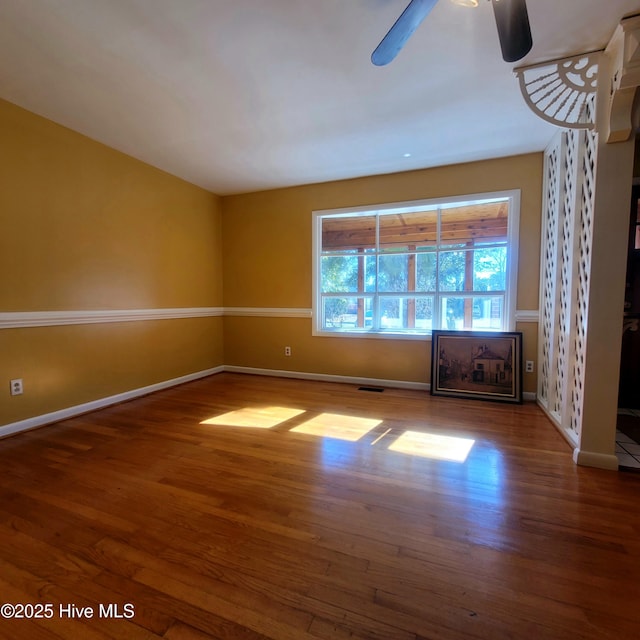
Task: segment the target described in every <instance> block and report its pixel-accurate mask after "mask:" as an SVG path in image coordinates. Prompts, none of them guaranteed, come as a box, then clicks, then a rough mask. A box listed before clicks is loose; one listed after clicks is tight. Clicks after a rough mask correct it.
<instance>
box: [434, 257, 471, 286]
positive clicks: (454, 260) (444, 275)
mask: <svg viewBox="0 0 640 640" xmlns="http://www.w3.org/2000/svg"><path fill="white" fill-rule="evenodd" d="M466 256H467V252H466V251H443V252H442V253H440V254H439V265H438V269H439V273H438V276H439V284H440V291H464V286H465V281H464V274H465V260H466Z"/></svg>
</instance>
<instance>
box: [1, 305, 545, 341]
mask: <svg viewBox="0 0 640 640" xmlns="http://www.w3.org/2000/svg"><path fill="white" fill-rule="evenodd" d="M221 316H231V317H254V318H304V319H311V317H312V310H311V309H306V308H288V307H193V308H187V307H185V308H176V309H101V310H86V311H17V312H4V313H0V329H24V328H29V327H56V326H64V325H74V324H105V323H111V322H140V321H143V320H174V319H179V318H209V317H221ZM515 319H516V322H538V320H539V312H538V311H537V310H531V311H530V310H523V311H516V313H515ZM321 335H323V336H329V337H336V336H343V337H347V338H352V337H361V338H362V337H369V338H395V339H409V340H411V339H414V340H415V339H419V340H430V339H431V336H430V334H425V333H415V334H411V333H393V332H387V333H369V332H338V331H336V332H335V333H332V332H325V333H322V334H321Z"/></svg>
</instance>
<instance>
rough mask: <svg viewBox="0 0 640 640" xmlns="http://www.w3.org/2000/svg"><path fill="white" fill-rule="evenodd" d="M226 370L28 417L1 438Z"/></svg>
mask: <svg viewBox="0 0 640 640" xmlns="http://www.w3.org/2000/svg"><path fill="white" fill-rule="evenodd" d="M222 371H224V367H222V366H219V367H214V368H213V369H205V370H204V371H198V372H196V373H190V374H188V375H186V376H180V377H179V378H173V379H172V380H165V381H164V382H158V383H156V384H150V385H148V386H146V387H140V388H138V389H133V390H131V391H125V392H124V393H118V394H116V395H114V396H108V397H107V398H100V399H98V400H92V401H91V402H85V403H84V404H79V405H76V406H75V407H68V408H67V409H60V410H59V411H53V412H52V413H45V414H43V415H40V416H35V417H34V418H27V419H26V420H20V421H19V422H13V423H11V424H6V425H4V426H0V438H2V437H4V436H9V435H12V434H14V433H19V432H21V431H27V430H29V429H35V428H36V427H42V426H44V425H46V424H50V423H52V422H59V421H60V420H66V419H68V418H73V417H74V416H77V415H80V414H83V413H88V412H89V411H95V410H96V409H102V408H104V407H108V406H109V405H112V404H118V403H119V402H125V401H126V400H132V399H133V398H138V397H139V396H146V395H148V394H149V393H154V392H155V391H161V390H162V389H167V388H169V387H175V386H176V385H179V384H184V383H185V382H192V381H193V380H198V379H199V378H206V377H207V376H211V375H214V374H216V373H221V372H222Z"/></svg>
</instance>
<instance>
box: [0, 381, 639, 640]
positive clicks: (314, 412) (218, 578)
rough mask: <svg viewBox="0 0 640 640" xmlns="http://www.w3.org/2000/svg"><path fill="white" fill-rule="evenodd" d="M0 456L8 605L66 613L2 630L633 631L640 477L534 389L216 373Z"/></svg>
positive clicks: (440, 634)
mask: <svg viewBox="0 0 640 640" xmlns="http://www.w3.org/2000/svg"><path fill="white" fill-rule="evenodd" d="M221 416H222V417H221ZM341 416H342V417H341ZM345 416H348V417H345ZM356 418H359V419H360V420H357V419H356ZM232 425H233V426H232ZM250 425H252V426H250ZM270 425H271V426H270ZM269 427H270V428H269ZM407 431H410V432H412V433H413V434H414V435H412V436H410V439H409V442H408V445H407V447H405V448H403V447H402V440H400V441H399V442H398V438H399V437H400V436H402V435H403V434H404V433H405V432H407ZM323 433H325V434H326V433H328V434H330V435H331V436H332V437H325V436H323V435H322V434H323ZM416 433H419V434H423V435H422V436H418V435H415V434H416ZM424 434H431V435H424ZM338 436H339V437H338ZM443 436H444V437H443ZM341 438H349V439H341ZM405 438H406V436H405ZM471 441H473V442H471ZM394 443H395V444H394ZM390 445H393V448H391V449H390V448H389V447H390ZM443 447H444V448H443ZM469 447H471V448H470V450H469V451H468V456H467V457H466V459H465V460H464V462H462V461H451V460H443V459H436V458H433V457H426V456H427V455H432V456H433V455H444V456H449V457H454V458H455V457H458V458H459V459H460V460H461V459H463V458H464V455H465V451H466V450H467V449H469ZM443 452H444V453H443ZM418 454H419V455H418ZM0 469H1V470H2V476H1V477H2V482H1V490H0V601H2V602H5V603H13V604H15V603H30V604H33V605H37V604H39V605H40V611H39V612H40V614H42V615H48V614H49V613H51V617H50V619H47V618H43V617H41V618H35V619H34V618H33V617H31V618H30V619H11V620H9V619H4V620H3V619H0V637H2V638H12V639H15V638H19V639H21V638H28V639H29V640H31V639H34V640H39V639H47V638H91V639H103V638H118V639H120V638H134V639H137V638H158V637H163V638H167V639H169V640H185V639H203V638H224V639H235V638H237V639H242V640H265V639H272V640H305V639H316V640H317V639H326V640H328V639H331V640H333V639H337V640H340V639H343V638H351V639H354V640H365V639H366V640H426V639H429V640H463V639H464V640H468V639H470V638H477V639H482V640H486V639H489V640H494V639H496V640H500V639H507V638H509V639H523V640H538V639H540V640H555V639H560V638H567V639H568V638H571V639H572V640H574V639H576V638H585V639H594V640H596V639H597V640H600V639H602V638H615V639H616V640H621V639H622V640H624V639H627V638H628V639H629V640H631V639H632V638H633V639H635V638H637V637H638V634H639V630H640V607H639V606H638V604H639V603H640V508H639V506H640V505H639V503H638V499H639V497H640V474H625V473H615V472H608V471H600V470H596V469H588V468H579V467H575V466H574V464H573V462H572V460H571V452H570V449H569V448H568V446H567V445H566V443H565V442H564V440H563V439H562V438H561V436H560V435H559V434H558V433H557V432H556V431H555V430H554V428H553V427H552V426H551V425H550V423H549V422H548V421H547V419H546V418H545V417H544V415H543V414H542V413H541V411H540V410H539V409H538V408H537V407H536V406H535V405H533V404H525V405H523V406H512V405H500V404H493V403H479V402H478V403H476V402H473V401H458V400H452V399H449V398H432V397H430V396H429V395H428V394H425V393H423V392H415V391H403V390H397V389H395V390H394V389H386V390H385V391H384V392H383V393H371V392H367V391H359V390H358V389H357V388H356V387H354V386H350V385H338V384H331V383H318V382H307V381H305V382H302V381H295V380H286V379H277V378H263V377H251V376H243V375H238V374H220V375H217V376H213V377H210V378H206V379H203V380H199V381H197V382H193V383H190V384H187V385H183V386H181V387H176V388H173V389H170V390H167V391H163V392H159V393H157V394H155V395H151V396H147V397H145V398H141V399H138V400H134V401H131V402H128V403H125V404H122V405H118V406H114V407H111V408H108V409H105V410H102V411H98V412H95V413H92V414H88V415H84V416H81V417H78V418H75V419H71V420H67V421H65V422H62V423H58V424H57V425H52V426H49V427H46V428H43V429H39V430H37V431H32V432H28V433H24V434H20V435H17V436H14V437H11V438H7V439H5V440H2V441H0ZM127 604H128V605H130V607H125V605H127ZM47 605H48V606H47ZM100 605H102V610H101V608H100ZM109 605H117V613H118V614H119V615H120V616H121V617H119V618H116V617H113V616H114V614H115V613H116V609H115V608H114V607H112V608H111V609H107V608H106V607H108V606H109ZM45 607H46V608H45ZM74 607H75V608H74ZM87 608H92V609H93V617H91V618H89V617H88V615H87V614H88V609H87ZM2 613H3V614H4V615H11V613H12V610H11V609H10V608H9V609H2ZM24 613H25V614H26V615H27V616H31V614H34V613H38V610H36V609H33V610H32V609H29V608H28V607H27V608H25V609H24ZM101 614H102V615H101ZM132 614H133V615H132ZM72 615H73V616H74V617H72Z"/></svg>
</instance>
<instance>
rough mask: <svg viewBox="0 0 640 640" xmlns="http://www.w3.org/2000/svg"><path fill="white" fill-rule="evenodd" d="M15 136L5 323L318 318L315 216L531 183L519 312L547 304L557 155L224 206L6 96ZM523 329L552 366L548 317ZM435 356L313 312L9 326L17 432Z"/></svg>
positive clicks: (1, 111)
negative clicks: (106, 411)
mask: <svg viewBox="0 0 640 640" xmlns="http://www.w3.org/2000/svg"><path fill="white" fill-rule="evenodd" d="M0 140H2V147H1V149H0V178H1V179H2V188H1V189H0V313H3V312H40V311H82V310H105V309H106V310H110V309H111V310H113V309H164V308H185V307H186V308H199V307H222V306H223V305H224V306H226V307H249V308H256V307H258V308H265V307H266V308H274V307H282V308H303V309H306V308H310V307H311V291H312V283H311V267H312V265H311V252H312V247H311V212H312V211H313V210H318V209H331V208H340V207H349V206H359V205H368V204H375V203H382V202H393V201H401V200H414V199H420V198H433V197H440V196H453V195H459V194H469V193H482V192H489V191H501V190H507V189H514V188H519V189H521V190H522V203H521V204H522V206H521V222H520V224H521V232H520V236H521V239H520V263H519V283H518V305H517V306H518V309H524V310H529V309H537V307H538V270H539V246H540V240H539V238H540V211H541V191H542V154H530V155H524V156H519V157H516V158H506V159H501V160H491V161H485V162H478V163H471V164H465V165H457V166H449V167H440V168H436V169H427V170H422V171H413V172H407V173H402V174H394V175H386V176H377V177H369V178H361V179H356V180H347V181H339V182H332V183H325V184H316V185H307V186H302V187H295V188H289V189H280V190H274V191H268V192H262V193H252V194H246V195H240V196H229V197H225V198H219V197H217V196H215V195H213V194H211V193H208V192H206V191H204V190H203V189H200V188H198V187H195V186H193V185H190V184H188V183H186V182H184V181H182V180H180V179H178V178H175V177H173V176H170V175H168V174H166V173H163V172H162V171H159V170H157V169H154V168H153V167H150V166H148V165H146V164H144V163H142V162H139V161H137V160H135V159H133V158H130V157H128V156H125V155H124V154H121V153H119V152H117V151H114V150H113V149H109V148H107V147H105V146H103V145H101V144H98V143H96V142H94V141H92V140H89V139H87V138H85V137H83V136H81V135H79V134H77V133H74V132H72V131H70V130H68V129H65V128H64V127H61V126H58V125H56V124H54V123H52V122H50V121H48V120H45V119H43V118H40V117H38V116H36V115H33V114H31V113H29V112H27V111H24V110H22V109H20V108H18V107H16V106H14V105H11V104H9V103H7V102H3V101H0ZM223 240H224V241H223ZM223 282H224V299H223ZM517 328H518V329H519V330H521V331H523V332H524V333H525V339H524V350H525V358H526V359H535V356H536V335H537V325H535V324H521V325H519V326H518V327H517ZM285 345H290V346H291V347H292V350H293V355H292V356H291V357H288V358H287V357H285V356H284V353H283V348H284V346H285ZM430 346H431V345H430V342H429V341H427V340H418V341H415V340H389V339H380V338H366V339H365V338H361V339H353V338H338V337H335V338H334V337H313V336H312V335H311V321H310V320H309V319H301V318H265V317H233V316H227V317H225V318H222V317H204V318H187V319H171V320H153V321H136V322H119V323H104V324H87V325H69V326H56V327H38V328H11V329H0V354H1V357H0V385H3V386H4V387H5V391H4V392H0V426H2V425H4V424H10V423H12V422H17V421H20V420H24V419H27V418H31V417H36V416H39V415H43V414H47V413H50V412H52V411H56V410H60V409H65V408H68V407H74V406H77V405H80V404H83V403H86V402H90V401H92V400H99V399H102V398H106V397H109V396H112V395H116V394H119V393H124V392H127V391H130V390H133V389H137V388H140V387H145V386H148V385H151V384H155V383H158V382H163V381H166V380H170V379H173V378H177V377H180V376H184V375H188V374H191V373H196V372H199V371H204V370H206V369H210V368H213V367H217V366H220V365H223V364H226V365H236V366H245V367H255V368H261V369H276V370H290V371H298V372H307V373H319V374H330V375H342V376H356V377H367V378H377V379H381V380H399V381H409V382H428V381H429V376H430V373H429V371H430V362H429V360H430ZM12 378H22V379H23V380H24V386H25V393H24V395H22V396H16V397H11V396H10V395H9V384H8V383H9V380H10V379H12ZM0 388H1V387H0ZM525 391H535V375H525Z"/></svg>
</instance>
